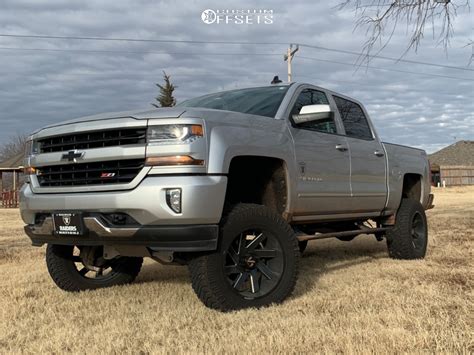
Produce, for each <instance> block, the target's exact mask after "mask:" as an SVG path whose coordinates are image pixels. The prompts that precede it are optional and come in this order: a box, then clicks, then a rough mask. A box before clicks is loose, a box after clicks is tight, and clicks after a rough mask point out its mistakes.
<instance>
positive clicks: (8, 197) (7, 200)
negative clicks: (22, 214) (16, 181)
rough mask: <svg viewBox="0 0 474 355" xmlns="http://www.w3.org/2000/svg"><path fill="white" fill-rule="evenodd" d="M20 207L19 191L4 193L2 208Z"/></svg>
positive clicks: (6, 191)
mask: <svg viewBox="0 0 474 355" xmlns="http://www.w3.org/2000/svg"><path fill="white" fill-rule="evenodd" d="M18 205H19V200H18V191H8V190H4V191H2V207H3V208H17V207H18Z"/></svg>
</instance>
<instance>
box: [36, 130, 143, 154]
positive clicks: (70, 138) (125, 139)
mask: <svg viewBox="0 0 474 355" xmlns="http://www.w3.org/2000/svg"><path fill="white" fill-rule="evenodd" d="M145 140H146V129H145V128H121V129H112V130H105V131H91V132H80V133H73V134H66V135H63V136H56V137H48V138H44V139H39V140H38V143H39V149H40V153H52V152H63V151H67V150H74V149H81V150H82V149H91V148H103V147H114V146H119V145H129V144H145Z"/></svg>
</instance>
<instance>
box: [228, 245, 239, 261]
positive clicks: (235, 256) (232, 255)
mask: <svg viewBox="0 0 474 355" xmlns="http://www.w3.org/2000/svg"><path fill="white" fill-rule="evenodd" d="M228 254H229V256H230V258H231V259H232V262H233V263H234V264H236V265H237V264H238V263H239V255H238V254H237V253H236V252H235V250H234V248H233V247H232V246H231V247H230V248H229V252H228Z"/></svg>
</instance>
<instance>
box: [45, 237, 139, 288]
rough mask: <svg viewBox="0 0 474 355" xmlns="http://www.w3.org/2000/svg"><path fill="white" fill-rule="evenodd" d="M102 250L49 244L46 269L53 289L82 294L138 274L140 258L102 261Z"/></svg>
mask: <svg viewBox="0 0 474 355" xmlns="http://www.w3.org/2000/svg"><path fill="white" fill-rule="evenodd" d="M102 255H103V248H102V247H101V246H95V247H90V246H81V247H74V246H70V245H54V244H48V247H47V248H46V265H47V267H48V271H49V274H50V275H51V278H52V279H53V281H54V282H55V283H56V285H57V286H58V287H59V288H61V289H63V290H65V291H82V290H89V289H96V288H102V287H110V286H115V285H123V284H127V283H130V282H132V281H134V280H135V278H136V277H137V275H138V273H139V272H140V269H141V266H142V263H143V258H136V257H124V256H122V257H116V258H114V259H111V260H106V259H104V258H103V256H102Z"/></svg>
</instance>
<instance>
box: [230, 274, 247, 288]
mask: <svg viewBox="0 0 474 355" xmlns="http://www.w3.org/2000/svg"><path fill="white" fill-rule="evenodd" d="M247 277H248V273H247V272H242V273H240V275H239V276H237V279H236V280H235V282H234V285H233V287H234V288H236V289H239V288H240V286H242V285H243V284H244V283H245V281H247Z"/></svg>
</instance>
